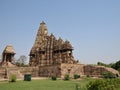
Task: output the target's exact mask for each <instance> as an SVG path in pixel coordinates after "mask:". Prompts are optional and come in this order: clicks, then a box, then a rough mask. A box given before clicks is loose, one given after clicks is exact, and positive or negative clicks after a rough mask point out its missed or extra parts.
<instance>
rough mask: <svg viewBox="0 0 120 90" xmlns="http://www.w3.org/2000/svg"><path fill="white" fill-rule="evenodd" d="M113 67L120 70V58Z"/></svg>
mask: <svg viewBox="0 0 120 90" xmlns="http://www.w3.org/2000/svg"><path fill="white" fill-rule="evenodd" d="M111 67H112V68H114V69H116V70H118V71H119V72H120V60H119V61H117V62H116V63H115V64H113V65H112V66H111Z"/></svg>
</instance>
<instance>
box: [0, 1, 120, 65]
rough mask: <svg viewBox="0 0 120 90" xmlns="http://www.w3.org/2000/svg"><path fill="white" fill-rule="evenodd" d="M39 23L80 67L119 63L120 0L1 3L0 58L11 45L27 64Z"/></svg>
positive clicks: (17, 55) (17, 56)
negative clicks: (70, 52) (68, 47)
mask: <svg viewBox="0 0 120 90" xmlns="http://www.w3.org/2000/svg"><path fill="white" fill-rule="evenodd" d="M42 21H44V22H45V23H46V25H47V28H48V32H49V34H50V33H53V34H54V35H55V36H56V37H57V38H59V37H62V38H63V40H69V41H70V42H71V44H72V45H73V47H74V51H73V54H74V57H75V59H76V60H79V61H80V63H82V64H96V63H97V62H98V61H100V62H103V63H113V62H116V61H118V60H120V0H0V55H2V52H3V50H4V48H5V47H6V45H9V44H10V45H12V46H13V47H14V49H15V52H16V55H15V58H16V59H18V58H19V57H20V56H21V55H26V57H27V59H28V60H29V52H30V49H31V48H32V46H33V44H34V42H35V38H36V34H37V31H38V28H39V26H40V23H41V22H42Z"/></svg>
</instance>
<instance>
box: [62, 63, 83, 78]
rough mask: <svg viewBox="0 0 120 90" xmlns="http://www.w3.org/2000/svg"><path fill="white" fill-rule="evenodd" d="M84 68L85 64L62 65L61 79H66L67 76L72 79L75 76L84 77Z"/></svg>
mask: <svg viewBox="0 0 120 90" xmlns="http://www.w3.org/2000/svg"><path fill="white" fill-rule="evenodd" d="M83 67H84V65H83V64H61V78H64V76H65V75H66V74H69V76H70V77H72V78H73V77H74V75H75V74H77V75H80V76H83V75H84V69H83Z"/></svg>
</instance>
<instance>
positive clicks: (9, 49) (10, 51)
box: [3, 45, 15, 54]
mask: <svg viewBox="0 0 120 90" xmlns="http://www.w3.org/2000/svg"><path fill="white" fill-rule="evenodd" d="M3 53H11V54H15V50H14V48H13V46H12V45H7V46H6V47H5V49H4V51H3Z"/></svg>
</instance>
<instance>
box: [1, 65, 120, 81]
mask: <svg viewBox="0 0 120 90" xmlns="http://www.w3.org/2000/svg"><path fill="white" fill-rule="evenodd" d="M103 72H112V73H113V74H115V75H118V76H120V75H119V72H118V71H116V70H114V69H112V68H107V67H104V66H92V65H83V64H59V65H51V66H39V67H8V68H5V67H0V79H1V78H2V79H3V78H6V77H7V78H9V76H10V75H11V74H15V75H16V76H17V78H18V79H23V78H24V75H25V74H31V75H32V77H52V76H56V77H58V78H64V76H65V75H66V74H69V76H70V77H73V76H74V75H75V74H78V75H80V76H83V75H86V76H93V77H101V74H102V73H103Z"/></svg>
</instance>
